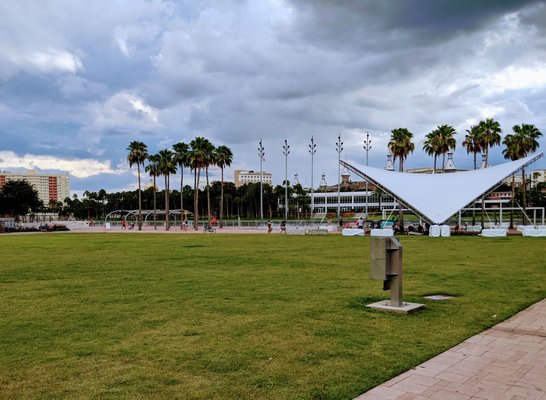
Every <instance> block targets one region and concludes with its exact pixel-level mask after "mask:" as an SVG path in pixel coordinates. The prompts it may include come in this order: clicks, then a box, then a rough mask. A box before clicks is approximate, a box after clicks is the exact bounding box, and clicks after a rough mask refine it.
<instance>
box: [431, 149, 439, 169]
mask: <svg viewBox="0 0 546 400" xmlns="http://www.w3.org/2000/svg"><path fill="white" fill-rule="evenodd" d="M437 157H438V155H437V154H436V153H434V169H433V170H432V173H433V174H435V173H436V158H437Z"/></svg>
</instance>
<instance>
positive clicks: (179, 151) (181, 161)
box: [173, 142, 190, 216]
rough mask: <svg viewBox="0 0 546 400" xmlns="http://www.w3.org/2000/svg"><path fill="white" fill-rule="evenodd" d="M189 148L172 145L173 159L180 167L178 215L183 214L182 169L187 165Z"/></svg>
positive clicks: (186, 145)
mask: <svg viewBox="0 0 546 400" xmlns="http://www.w3.org/2000/svg"><path fill="white" fill-rule="evenodd" d="M189 149H190V146H189V145H188V144H187V143H184V142H179V143H175V144H174V145H173V150H174V159H175V162H176V163H177V164H178V166H179V167H180V213H181V214H180V215H181V216H182V215H183V213H184V196H183V195H182V194H183V190H184V167H185V166H187V165H188V154H189Z"/></svg>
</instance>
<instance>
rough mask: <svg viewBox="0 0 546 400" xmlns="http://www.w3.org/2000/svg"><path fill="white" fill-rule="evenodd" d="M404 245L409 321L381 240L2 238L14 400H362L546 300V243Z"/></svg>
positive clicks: (4, 342) (1, 383)
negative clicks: (415, 306) (396, 298)
mask: <svg viewBox="0 0 546 400" xmlns="http://www.w3.org/2000/svg"><path fill="white" fill-rule="evenodd" d="M401 242H402V245H403V246H404V257H405V258H404V274H405V277H404V300H406V301H414V302H422V303H425V304H426V306H427V308H426V310H424V311H422V312H419V313H417V314H413V315H410V316H399V315H392V314H387V313H383V312H380V311H375V310H371V309H368V308H366V307H365V304H368V303H371V302H374V301H378V300H381V299H384V298H388V292H383V291H382V284H381V282H377V281H372V280H370V278H369V267H368V255H369V254H368V253H369V238H367V237H365V238H362V237H341V236H339V235H330V236H314V237H313V236H281V235H222V234H216V235H202V234H198V235H158V234H156V235H154V234H119V233H118V234H115V233H113V234H100V233H97V234H71V233H68V234H64V233H61V234H37V235H17V236H16V235H13V236H12V235H5V236H1V237H0V293H1V299H0V398H2V399H4V398H9V399H60V398H64V399H138V398H142V399H144V398H145V399H350V398H352V397H354V396H357V395H359V394H360V393H362V392H364V391H365V390H367V389H369V388H371V387H373V386H375V385H377V384H379V383H381V382H383V381H385V380H387V379H389V378H391V377H392V376H395V375H397V374H399V373H400V372H402V371H405V370H407V369H409V368H411V367H413V366H415V365H417V364H419V363H421V362H423V361H424V360H426V359H428V358H430V357H432V356H434V355H435V354H438V353H439V352H442V351H444V350H446V349H447V348H449V347H451V346H453V345H455V344H456V343H459V342H460V341H462V340H464V339H465V338H467V337H469V336H471V335H473V334H476V333H478V332H480V331H482V330H483V329H485V328H487V327H489V326H491V325H493V324H495V323H498V322H499V321H501V320H503V319H505V318H507V317H509V316H511V315H513V314H514V313H516V312H517V311H519V310H521V309H523V308H525V307H526V306H528V305H530V304H532V303H534V302H536V301H538V300H539V299H542V298H544V297H545V296H546V283H545V282H546V280H545V278H546V265H545V260H546V246H545V242H544V241H543V240H542V239H540V238H523V237H508V238H481V237H452V238H449V239H441V238H440V239H431V238H428V237H404V238H402V239H401ZM435 293H442V294H451V295H455V296H457V297H456V298H454V299H451V300H447V301H441V302H438V301H429V300H426V299H423V298H422V296H424V295H427V294H435Z"/></svg>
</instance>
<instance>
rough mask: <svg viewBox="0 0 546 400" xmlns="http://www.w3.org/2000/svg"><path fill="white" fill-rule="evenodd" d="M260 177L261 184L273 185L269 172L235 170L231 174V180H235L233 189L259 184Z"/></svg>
mask: <svg viewBox="0 0 546 400" xmlns="http://www.w3.org/2000/svg"><path fill="white" fill-rule="evenodd" d="M260 175H261V176H262V182H263V183H264V184H265V183H267V184H269V185H273V178H272V175H271V173H270V172H262V173H261V174H260V171H245V170H241V169H236V170H235V172H234V173H233V179H234V180H235V187H240V186H243V185H246V184H247V183H260Z"/></svg>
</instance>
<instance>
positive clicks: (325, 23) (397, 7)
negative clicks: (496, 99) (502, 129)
mask: <svg viewBox="0 0 546 400" xmlns="http://www.w3.org/2000/svg"><path fill="white" fill-rule="evenodd" d="M538 3H541V2H540V1H536V0H535V1H532V0H529V1H520V0H510V1H506V0H505V1H498V0H485V1H473V0H463V1H451V0H409V1H397V0H386V1H359V0H355V1H343V2H331V1H298V0H296V1H294V2H293V4H294V6H295V7H296V8H297V10H298V13H297V15H298V16H297V17H296V18H297V19H298V23H299V24H298V25H299V28H298V29H297V31H299V32H300V34H301V35H302V37H303V38H304V39H305V41H308V42H311V43H314V44H317V45H326V46H328V47H333V48H334V49H336V48H338V49H339V48H340V47H341V48H344V47H345V48H353V49H358V50H359V51H362V50H366V49H367V50H373V51H378V50H379V51H381V50H387V49H393V48H404V47H407V46H408V45H409V46H412V47H413V46H416V47H418V46H426V45H429V44H435V43H439V42H442V41H445V40H449V39H451V38H452V37H453V36H455V35H458V34H461V33H464V34H468V33H469V32H472V31H475V30H479V29H481V28H483V27H484V26H486V25H487V24H488V23H490V22H491V21H492V20H494V19H496V18H498V17H499V16H502V15H504V14H506V13H509V12H513V11H515V10H519V9H522V8H524V7H525V6H527V5H530V4H538Z"/></svg>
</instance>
